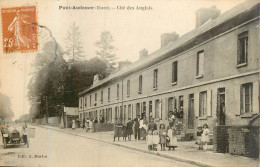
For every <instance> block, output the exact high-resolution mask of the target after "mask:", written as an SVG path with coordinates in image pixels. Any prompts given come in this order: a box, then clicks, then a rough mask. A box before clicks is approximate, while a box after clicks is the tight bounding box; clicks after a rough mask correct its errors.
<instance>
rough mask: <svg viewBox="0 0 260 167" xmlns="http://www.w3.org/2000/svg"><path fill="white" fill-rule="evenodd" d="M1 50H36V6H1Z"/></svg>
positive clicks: (5, 51)
mask: <svg viewBox="0 0 260 167" xmlns="http://www.w3.org/2000/svg"><path fill="white" fill-rule="evenodd" d="M1 14H2V29H3V31H2V32H3V39H2V40H3V52H4V53H8V52H17V51H20V52H24V51H37V50H38V38H37V24H36V23H37V20H36V7H35V6H24V7H13V8H2V10H1Z"/></svg>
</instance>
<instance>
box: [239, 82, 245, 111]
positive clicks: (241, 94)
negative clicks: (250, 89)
mask: <svg viewBox="0 0 260 167" xmlns="http://www.w3.org/2000/svg"><path fill="white" fill-rule="evenodd" d="M243 95H244V93H243V86H242V85H240V113H239V115H241V114H243V113H244V103H243V101H244V96H243Z"/></svg>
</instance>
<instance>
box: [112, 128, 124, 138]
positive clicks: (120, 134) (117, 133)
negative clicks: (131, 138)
mask: <svg viewBox="0 0 260 167" xmlns="http://www.w3.org/2000/svg"><path fill="white" fill-rule="evenodd" d="M114 136H115V137H121V136H122V127H115V133H114Z"/></svg>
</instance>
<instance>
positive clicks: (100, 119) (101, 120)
mask: <svg viewBox="0 0 260 167" xmlns="http://www.w3.org/2000/svg"><path fill="white" fill-rule="evenodd" d="M104 121H105V120H104V117H103V115H100V117H99V123H101V124H102V123H104Z"/></svg>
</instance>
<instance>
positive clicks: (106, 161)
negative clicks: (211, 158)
mask: <svg viewBox="0 0 260 167" xmlns="http://www.w3.org/2000/svg"><path fill="white" fill-rule="evenodd" d="M35 128H36V130H35V138H32V139H30V142H29V143H30V147H29V148H26V146H25V145H23V144H22V145H9V146H8V147H7V149H3V145H2V142H1V146H0V165H1V166H6V165H8V166H91V167H92V166H93V167H94V166H106V167H107V166H113V167H114V166H135V167H137V166H138V167H141V166H171V167H173V166H178V167H186V166H187V167H188V166H194V165H190V164H187V163H182V162H177V161H174V160H170V159H167V158H162V157H159V156H155V155H151V154H146V153H142V152H138V151H133V150H129V149H126V148H122V147H118V146H114V145H110V144H106V143H102V142H98V141H94V140H89V139H86V138H82V137H79V136H74V135H70V134H66V133H62V132H57V131H54V130H47V129H45V128H40V127H35Z"/></svg>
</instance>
